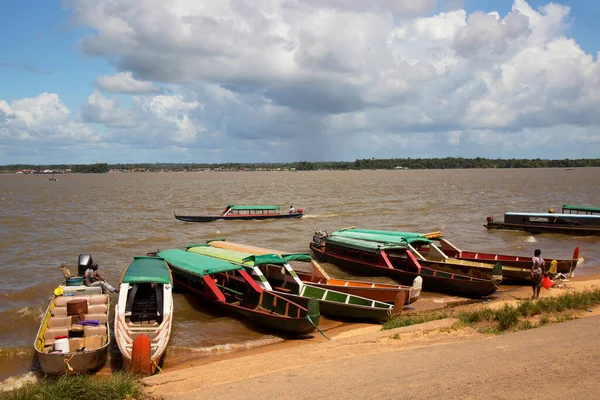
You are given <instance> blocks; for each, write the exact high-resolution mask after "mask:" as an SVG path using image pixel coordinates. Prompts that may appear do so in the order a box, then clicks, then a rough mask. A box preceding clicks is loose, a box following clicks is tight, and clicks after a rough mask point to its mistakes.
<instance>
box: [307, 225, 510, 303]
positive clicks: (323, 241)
mask: <svg viewBox="0 0 600 400" xmlns="http://www.w3.org/2000/svg"><path fill="white" fill-rule="evenodd" d="M410 241H411V239H410V238H408V239H406V243H404V244H399V243H391V244H387V243H381V242H377V241H369V240H363V239H355V238H350V237H343V236H334V235H328V236H325V237H320V238H319V239H318V240H314V238H313V242H311V243H310V249H311V251H312V252H313V254H314V255H315V257H316V258H317V259H319V260H323V261H327V262H331V263H332V264H335V265H337V266H339V267H341V268H344V269H348V270H351V271H355V272H358V273H361V274H363V275H371V276H377V275H383V276H389V277H391V278H393V279H395V280H397V281H398V282H400V283H402V284H405V285H406V284H410V283H411V282H412V281H413V280H414V279H415V278H416V277H417V276H421V277H422V278H423V290H429V291H435V292H442V293H449V294H454V295H458V296H464V297H483V296H489V295H491V294H493V293H494V292H496V290H497V289H498V287H499V286H498V282H497V281H495V280H492V279H481V278H476V277H472V276H466V275H462V274H455V273H448V272H444V271H439V270H436V269H433V268H430V267H428V266H425V265H421V262H420V261H418V260H417V259H416V258H415V256H414V255H413V253H412V252H411V250H410V249H409V248H408V246H407V245H406V244H408V243H410Z"/></svg>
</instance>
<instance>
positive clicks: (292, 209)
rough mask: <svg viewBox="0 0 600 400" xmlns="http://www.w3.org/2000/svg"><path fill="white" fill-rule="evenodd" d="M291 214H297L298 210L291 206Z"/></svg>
mask: <svg viewBox="0 0 600 400" xmlns="http://www.w3.org/2000/svg"><path fill="white" fill-rule="evenodd" d="M290 214H296V209H295V208H294V206H290Z"/></svg>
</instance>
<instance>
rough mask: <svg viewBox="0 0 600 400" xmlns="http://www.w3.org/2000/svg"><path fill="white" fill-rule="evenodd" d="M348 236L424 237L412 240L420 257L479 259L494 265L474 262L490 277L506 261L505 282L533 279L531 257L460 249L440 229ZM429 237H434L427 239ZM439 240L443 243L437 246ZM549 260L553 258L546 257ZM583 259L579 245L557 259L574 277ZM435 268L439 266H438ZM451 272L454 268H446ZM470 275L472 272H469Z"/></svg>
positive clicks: (480, 273) (560, 267)
mask: <svg viewBox="0 0 600 400" xmlns="http://www.w3.org/2000/svg"><path fill="white" fill-rule="evenodd" d="M345 232H346V235H349V236H352V235H353V234H354V235H356V234H357V233H358V234H384V235H388V236H398V237H401V238H404V237H411V238H418V237H421V238H423V241H422V242H420V243H419V241H418V240H415V241H414V242H412V243H411V246H413V247H415V252H416V253H415V254H416V255H417V253H419V254H420V255H417V258H420V259H423V258H426V259H430V260H438V261H442V260H443V261H444V262H445V263H446V264H448V262H449V261H450V260H452V259H458V260H466V261H470V262H479V263H486V264H490V265H488V266H486V265H477V264H471V268H472V269H474V270H475V271H478V272H477V273H478V276H479V277H486V276H490V275H491V271H492V270H493V265H494V264H496V263H500V264H502V279H503V281H511V283H527V284H529V283H530V282H531V263H532V260H531V256H528V257H527V256H514V255H506V254H496V253H484V252H477V251H466V250H460V249H459V248H458V247H457V246H455V245H454V244H452V243H450V241H448V240H447V239H446V238H444V237H442V235H441V233H440V232H431V233H417V232H399V231H381V230H368V229H349V230H345ZM427 239H431V241H430V240H427ZM435 243H439V246H436V245H435ZM546 258H548V259H549V260H552V258H549V257H546ZM578 260H579V247H576V248H575V250H574V252H573V258H571V259H556V261H557V272H560V273H562V274H565V275H567V276H569V277H570V276H571V275H572V274H573V272H574V270H575V268H576V266H577V262H578ZM548 266H549V263H548ZM434 268H435V267H434ZM441 268H442V270H447V271H451V269H450V268H447V269H443V267H441ZM467 274H468V271H467Z"/></svg>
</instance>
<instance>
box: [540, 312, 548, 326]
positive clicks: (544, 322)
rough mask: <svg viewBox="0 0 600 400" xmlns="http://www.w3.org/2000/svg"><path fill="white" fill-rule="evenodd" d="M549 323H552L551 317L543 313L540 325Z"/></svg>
mask: <svg viewBox="0 0 600 400" xmlns="http://www.w3.org/2000/svg"><path fill="white" fill-rule="evenodd" d="M549 323H550V318H548V316H547V315H542V318H540V326H542V325H548V324H549Z"/></svg>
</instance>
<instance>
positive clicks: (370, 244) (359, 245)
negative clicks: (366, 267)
mask: <svg viewBox="0 0 600 400" xmlns="http://www.w3.org/2000/svg"><path fill="white" fill-rule="evenodd" d="M325 241H326V243H327V244H331V245H337V246H341V247H349V248H352V249H356V250H362V251H369V252H377V251H380V250H389V249H407V248H408V246H407V245H406V244H401V243H382V242H375V241H370V240H362V239H354V238H351V237H344V236H337V235H335V236H329V237H327V238H326V239H325Z"/></svg>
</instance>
